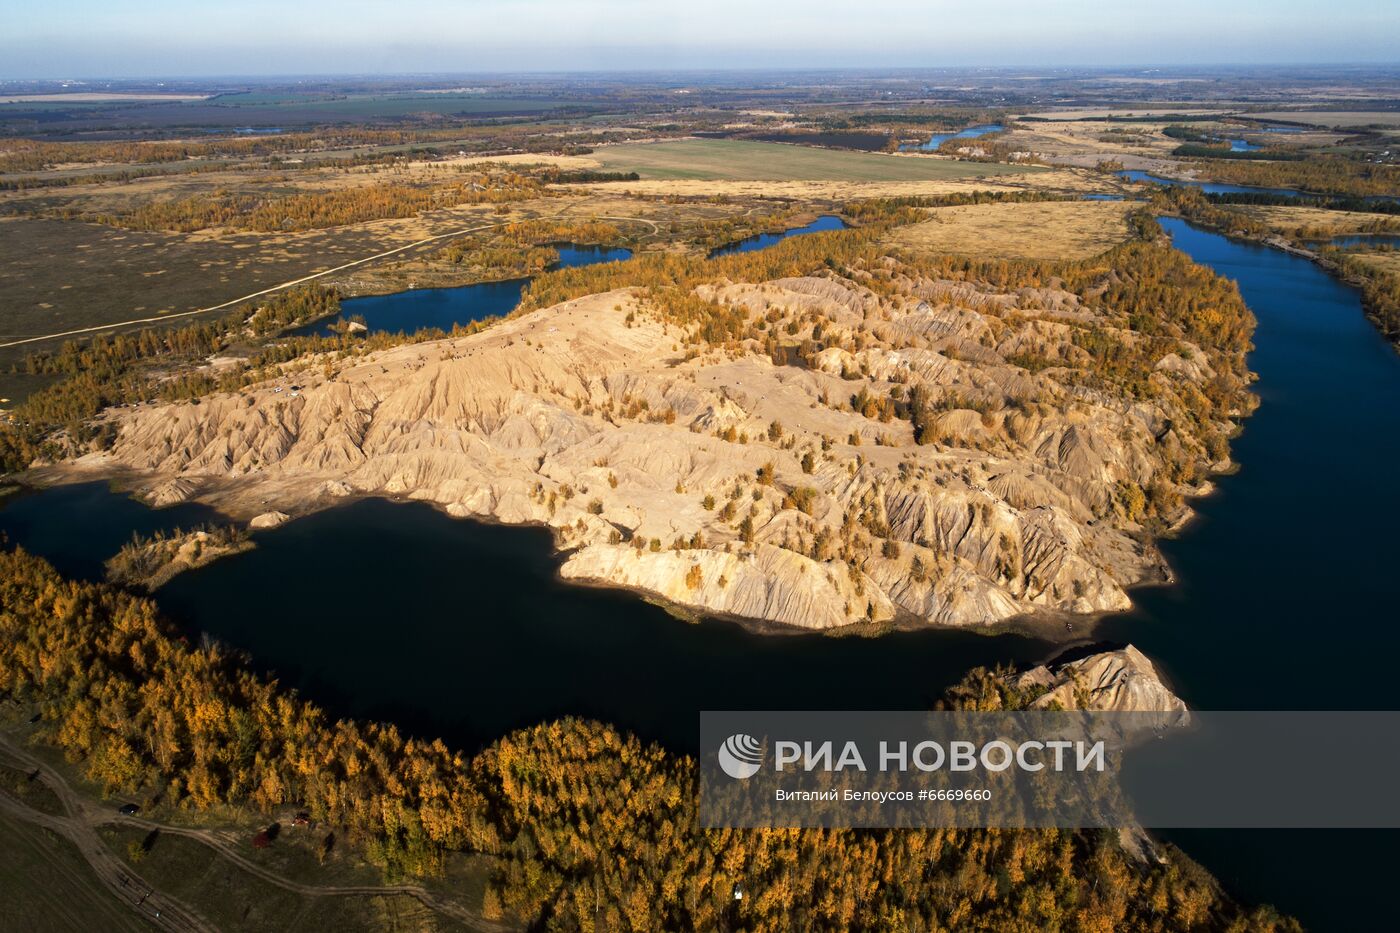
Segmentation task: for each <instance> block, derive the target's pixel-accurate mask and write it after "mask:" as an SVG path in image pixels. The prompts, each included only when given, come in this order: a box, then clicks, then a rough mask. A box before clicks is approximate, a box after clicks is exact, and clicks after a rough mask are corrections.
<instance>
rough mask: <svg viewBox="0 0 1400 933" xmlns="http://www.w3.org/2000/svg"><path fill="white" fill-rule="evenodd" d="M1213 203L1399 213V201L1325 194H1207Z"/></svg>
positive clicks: (1368, 212)
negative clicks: (1369, 199) (1370, 199)
mask: <svg viewBox="0 0 1400 933" xmlns="http://www.w3.org/2000/svg"><path fill="white" fill-rule="evenodd" d="M1205 198H1206V199H1207V200H1209V201H1210V202H1211V203H1213V204H1241V205H1248V206H1252V207H1320V208H1323V209H1325V210H1329V211H1352V212H1358V213H1366V214H1400V202H1396V201H1384V200H1382V201H1368V200H1366V199H1365V198H1351V197H1328V196H1326V195H1321V194H1318V195H1287V194H1269V193H1267V192H1260V193H1258V194H1255V193H1254V192H1248V193H1246V192H1227V193H1224V194H1207V195H1205Z"/></svg>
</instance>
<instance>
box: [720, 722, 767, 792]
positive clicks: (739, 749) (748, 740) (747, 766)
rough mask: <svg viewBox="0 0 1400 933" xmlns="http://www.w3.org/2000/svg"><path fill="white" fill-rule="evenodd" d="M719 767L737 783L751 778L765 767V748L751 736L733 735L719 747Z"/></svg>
mask: <svg viewBox="0 0 1400 933" xmlns="http://www.w3.org/2000/svg"><path fill="white" fill-rule="evenodd" d="M719 766H720V767H721V768H723V769H724V773H725V774H727V775H729V776H730V777H732V778H734V779H735V780H736V781H741V780H743V779H744V778H751V777H753V776H754V775H755V774H757V773H758V769H759V768H761V767H763V746H762V745H761V744H759V741H758V739H756V738H754V737H753V736H751V735H745V734H744V733H742V732H739V733H736V734H734V735H731V736H730V737H729V738H727V739H725V740H724V744H723V745H721V746H720V747H719Z"/></svg>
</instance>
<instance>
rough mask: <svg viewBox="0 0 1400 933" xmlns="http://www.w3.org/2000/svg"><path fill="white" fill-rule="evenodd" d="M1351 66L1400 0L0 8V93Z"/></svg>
mask: <svg viewBox="0 0 1400 933" xmlns="http://www.w3.org/2000/svg"><path fill="white" fill-rule="evenodd" d="M1361 62H1381V63H1391V64H1394V63H1400V2H1397V0H1326V2H1318V0H1171V2H1165V3H1150V4H1149V3H1144V2H1141V0H1118V2H1116V3H1115V2H1111V0H1036V2H1025V0H960V2H959V0H841V2H830V0H762V2H755V0H700V2H682V3H677V2H675V0H369V2H367V0H276V2H273V0H180V2H175V0H0V78H85V77H86V78H90V77H165V76H207V75H249V76H252V75H292V74H370V73H386V74H403V73H422V72H446V73H466V72H486V71H507V72H520V71H576V70H606V71H619V70H633V69H635V70H671V69H724V68H764V67H770V68H810V67H841V68H847V67H891V68H893V67H915V68H917V67H928V68H935V67H961V66H968V65H1008V66H1018V65H1019V66H1042V65H1089V66H1119V65H1145V64H1183V65H1193V64H1194V65H1203V64H1263V63H1279V64H1291V63H1361Z"/></svg>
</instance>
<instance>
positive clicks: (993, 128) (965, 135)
mask: <svg viewBox="0 0 1400 933" xmlns="http://www.w3.org/2000/svg"><path fill="white" fill-rule="evenodd" d="M1003 129H1005V127H1004V126H1002V125H1001V124H1000V123H983V124H982V125H981V126H969V127H968V128H967V129H965V130H959V131H958V132H956V133H934V134H933V135H932V136H930V137H929V138H928V140H927V141H926V142H922V143H906V144H905V145H903V146H900V147H899V148H900V151H902V152H932V151H934V150H936V149H937V148H938V147H939V146H941V145H943V144H944V143H945V142H947V141H948V140H950V139H976V138H977V137H978V136H986V135H987V134H988V133H1000V132H1001V131H1002V130H1003Z"/></svg>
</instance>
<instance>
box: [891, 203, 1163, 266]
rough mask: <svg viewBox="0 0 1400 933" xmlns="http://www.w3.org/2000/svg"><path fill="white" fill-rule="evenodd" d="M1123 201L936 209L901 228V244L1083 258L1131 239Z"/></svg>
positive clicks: (929, 248)
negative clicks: (921, 220) (922, 218)
mask: <svg viewBox="0 0 1400 933" xmlns="http://www.w3.org/2000/svg"><path fill="white" fill-rule="evenodd" d="M1134 206H1135V205H1133V204H1130V203H1127V202H1123V201H1046V202H1042V203H1029V204H977V205H971V206H968V207H944V208H938V209H937V210H933V211H930V212H929V214H930V215H931V217H932V219H931V220H928V221H926V222H924V223H920V224H913V225H911V226H908V227H901V228H900V229H899V230H897V231H896V232H895V234H894V236H893V238H892V240H893V242H894V243H895V244H897V245H899V246H904V247H908V248H911V249H916V250H926V251H928V252H934V253H956V254H965V255H972V256H998V257H1003V258H1007V259H1078V258H1082V257H1085V256H1094V255H1097V254H1098V253H1102V252H1103V251H1104V250H1107V249H1110V248H1112V247H1113V246H1115V245H1117V244H1118V243H1121V242H1122V241H1123V240H1125V239H1127V237H1128V226H1127V224H1126V223H1125V222H1124V220H1123V216H1124V214H1126V213H1127V212H1128V210H1130V209H1131V208H1132V207H1134Z"/></svg>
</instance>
